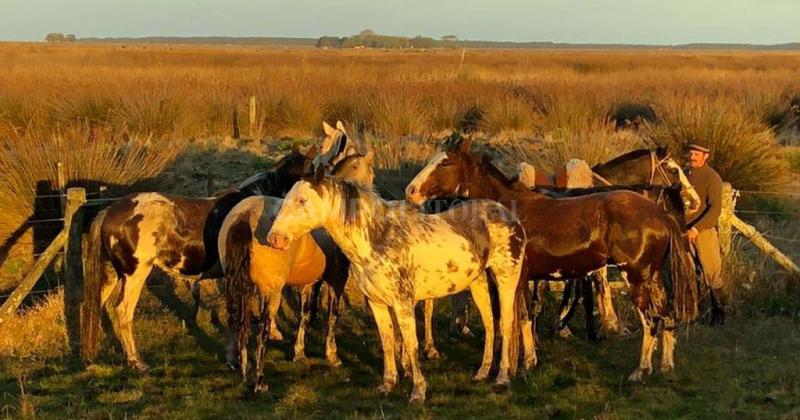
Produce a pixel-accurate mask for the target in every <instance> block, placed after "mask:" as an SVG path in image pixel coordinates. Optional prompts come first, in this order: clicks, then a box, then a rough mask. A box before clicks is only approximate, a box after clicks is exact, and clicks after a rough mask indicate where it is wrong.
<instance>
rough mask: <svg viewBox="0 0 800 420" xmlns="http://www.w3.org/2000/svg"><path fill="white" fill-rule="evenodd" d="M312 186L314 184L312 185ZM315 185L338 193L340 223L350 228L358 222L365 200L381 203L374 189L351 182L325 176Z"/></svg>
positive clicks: (381, 200)
mask: <svg viewBox="0 0 800 420" xmlns="http://www.w3.org/2000/svg"><path fill="white" fill-rule="evenodd" d="M312 185H314V184H312ZM316 185H326V186H328V187H330V188H331V189H332V190H334V191H336V192H338V194H339V195H340V197H339V199H340V200H342V203H343V204H342V223H344V225H345V226H352V225H353V224H355V223H356V222H357V221H358V220H359V216H360V215H361V212H362V211H363V209H362V207H361V205H362V203H363V202H364V201H365V199H366V200H370V201H379V202H380V203H383V202H384V201H383V199H382V198H380V196H379V195H378V193H377V191H375V188H374V187H369V188H368V187H365V186H362V185H359V184H356V183H353V182H351V181H348V180H345V179H340V178H334V177H330V176H327V177H325V178H323V180H322V181H321V182H320V183H318V184H316Z"/></svg>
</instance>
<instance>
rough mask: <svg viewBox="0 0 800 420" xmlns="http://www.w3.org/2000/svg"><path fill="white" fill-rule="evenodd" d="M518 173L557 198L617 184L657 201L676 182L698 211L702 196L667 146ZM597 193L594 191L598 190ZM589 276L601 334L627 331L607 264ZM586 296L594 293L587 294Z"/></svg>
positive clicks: (564, 324)
mask: <svg viewBox="0 0 800 420" xmlns="http://www.w3.org/2000/svg"><path fill="white" fill-rule="evenodd" d="M500 168H502V166H500ZM515 176H516V180H517V182H520V183H522V184H523V185H525V186H526V187H528V188H531V189H532V188H538V189H540V190H542V192H544V193H550V192H553V193H555V194H556V195H559V196H570V195H582V194H585V193H586V192H587V191H588V192H591V191H590V189H591V187H593V186H598V184H599V186H606V187H610V189H614V187H615V186H616V187H617V188H616V189H619V188H622V189H630V190H634V191H638V192H640V193H643V194H645V195H646V196H649V197H651V198H652V199H654V200H656V202H661V198H662V196H663V195H662V192H663V191H664V190H665V189H667V188H670V187H671V186H673V185H676V186H678V187H676V188H677V190H678V191H679V193H680V195H681V196H682V198H683V202H684V203H685V204H684V207H685V208H686V209H689V210H690V211H691V209H692V208H695V209H696V208H697V207H698V206H699V205H700V197H699V196H698V195H697V192H696V191H695V190H694V187H693V186H692V185H691V183H690V182H689V180H688V178H687V177H686V174H685V173H684V172H683V170H682V169H681V167H680V165H678V164H677V163H676V162H675V161H674V160H673V159H672V158H671V157H670V155H669V152H668V150H667V148H665V147H658V148H656V149H655V150H651V149H639V150H634V151H631V152H628V153H625V154H623V155H620V156H617V157H616V158H614V159H612V160H610V161H608V162H605V163H602V164H598V165H595V166H594V167H592V168H589V167H588V165H587V164H586V162H584V161H581V160H578V159H572V160H570V161H569V162H567V163H566V165H564V167H562V168H559V169H558V170H557V171H556V173H554V174H552V175H547V174H546V173H545V172H543V171H541V170H538V169H536V168H534V167H533V166H531V165H530V164H528V163H526V162H522V163H520V164H519V169H518V172H517V174H510V175H509V178H510V179H514V177H515ZM571 189H580V190H582V191H583V192H582V193H581V192H579V193H577V194H570V193H569V192H566V191H569V190H571ZM603 190H608V189H603ZM599 191H600V190H594V192H599ZM665 206H669V204H668V203H667V204H665ZM665 210H667V211H668V214H674V213H675V212H676V211H678V209H677V208H676V207H675V206H671V207H670V208H667V207H665ZM680 213H681V214H680V215H679V216H675V217H677V218H680V220H683V210H680ZM591 277H592V278H593V280H594V284H595V286H596V287H597V289H596V295H597V303H598V311H599V313H600V320H601V325H602V330H603V332H605V333H606V334H620V333H622V332H624V331H626V330H625V329H624V328H622V326H621V323H620V321H619V318H618V317H617V314H616V312H615V311H614V306H613V302H612V299H611V293H610V288H609V285H608V273H607V270H606V268H605V267H603V268H601V269H599V270H597V271H595V272H594V273H592V275H591ZM573 280H574V279H568V280H566V281H565V285H564V294H563V297H562V301H561V305H560V308H559V319H558V322H557V326H556V331H557V332H558V333H559V335H562V336H568V335H569V324H568V323H569V320H570V318H571V317H572V313H573V312H574V308H575V303H577V299H576V297H577V296H574V295H573V294H572V291H577V290H578V289H579V287H578V286H576V285H575V284H574V281H573ZM581 289H585V290H587V291H590V292H591V291H592V289H591V284H590V283H587V284H583V285H581ZM537 292H538V288H537ZM585 296H587V297H591V295H590V294H588V293H587V294H585ZM584 303H585V304H587V306H588V307H591V305H592V302H584ZM587 312H590V311H587ZM590 325H593V317H591V313H587V326H590ZM587 329H588V331H589V337H590V338H591V339H593V340H594V339H596V335H595V333H594V329H593V327H589V328H587Z"/></svg>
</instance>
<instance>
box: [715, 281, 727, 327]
mask: <svg viewBox="0 0 800 420" xmlns="http://www.w3.org/2000/svg"><path fill="white" fill-rule="evenodd" d="M728 301H729V299H728V292H727V291H726V290H725V288H722V287H721V288H719V289H714V290H712V291H711V305H712V309H711V325H712V326H722V325H725V310H726V309H727V308H728Z"/></svg>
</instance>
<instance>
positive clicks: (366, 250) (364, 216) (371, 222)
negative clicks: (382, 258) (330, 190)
mask: <svg viewBox="0 0 800 420" xmlns="http://www.w3.org/2000/svg"><path fill="white" fill-rule="evenodd" d="M360 200H362V202H361V203H360V204H361V206H360V208H358V209H356V210H355V211H356V215H355V220H353V221H352V222H350V223H348V222H343V220H342V217H341V215H342V214H343V213H344V211H345V209H344V207H345V204H346V203H345V202H344V201H343V200H342V197H341V195H339V194H335V195H333V196H332V199H331V212H330V215H329V217H328V219H327V220H326V221H325V223H324V225H323V227H324V228H325V230H327V231H328V233H329V234H330V236H331V238H333V241H334V242H336V245H337V246H338V247H339V248H340V249H341V250H342V252H343V253H344V254H345V256H347V258H348V259H349V260H350V261H353V262H360V261H365V260H366V259H368V258H370V257H371V256H372V251H373V247H372V243H371V240H370V233H369V232H370V230H375V229H381V225H384V224H386V223H388V219H387V217H386V215H387V213H388V212H389V207H388V205H387V203H386V202H384V201H383V200H382V199H380V198H379V197H377V196H370V197H368V198H367V197H361V198H360Z"/></svg>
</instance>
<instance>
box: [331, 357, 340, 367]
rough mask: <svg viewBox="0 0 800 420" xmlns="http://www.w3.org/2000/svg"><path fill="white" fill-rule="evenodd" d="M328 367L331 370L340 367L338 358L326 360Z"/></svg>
mask: <svg viewBox="0 0 800 420" xmlns="http://www.w3.org/2000/svg"><path fill="white" fill-rule="evenodd" d="M328 366H330V367H332V368H338V367H341V366H342V361H341V359H339V358H338V357H329V358H328Z"/></svg>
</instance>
